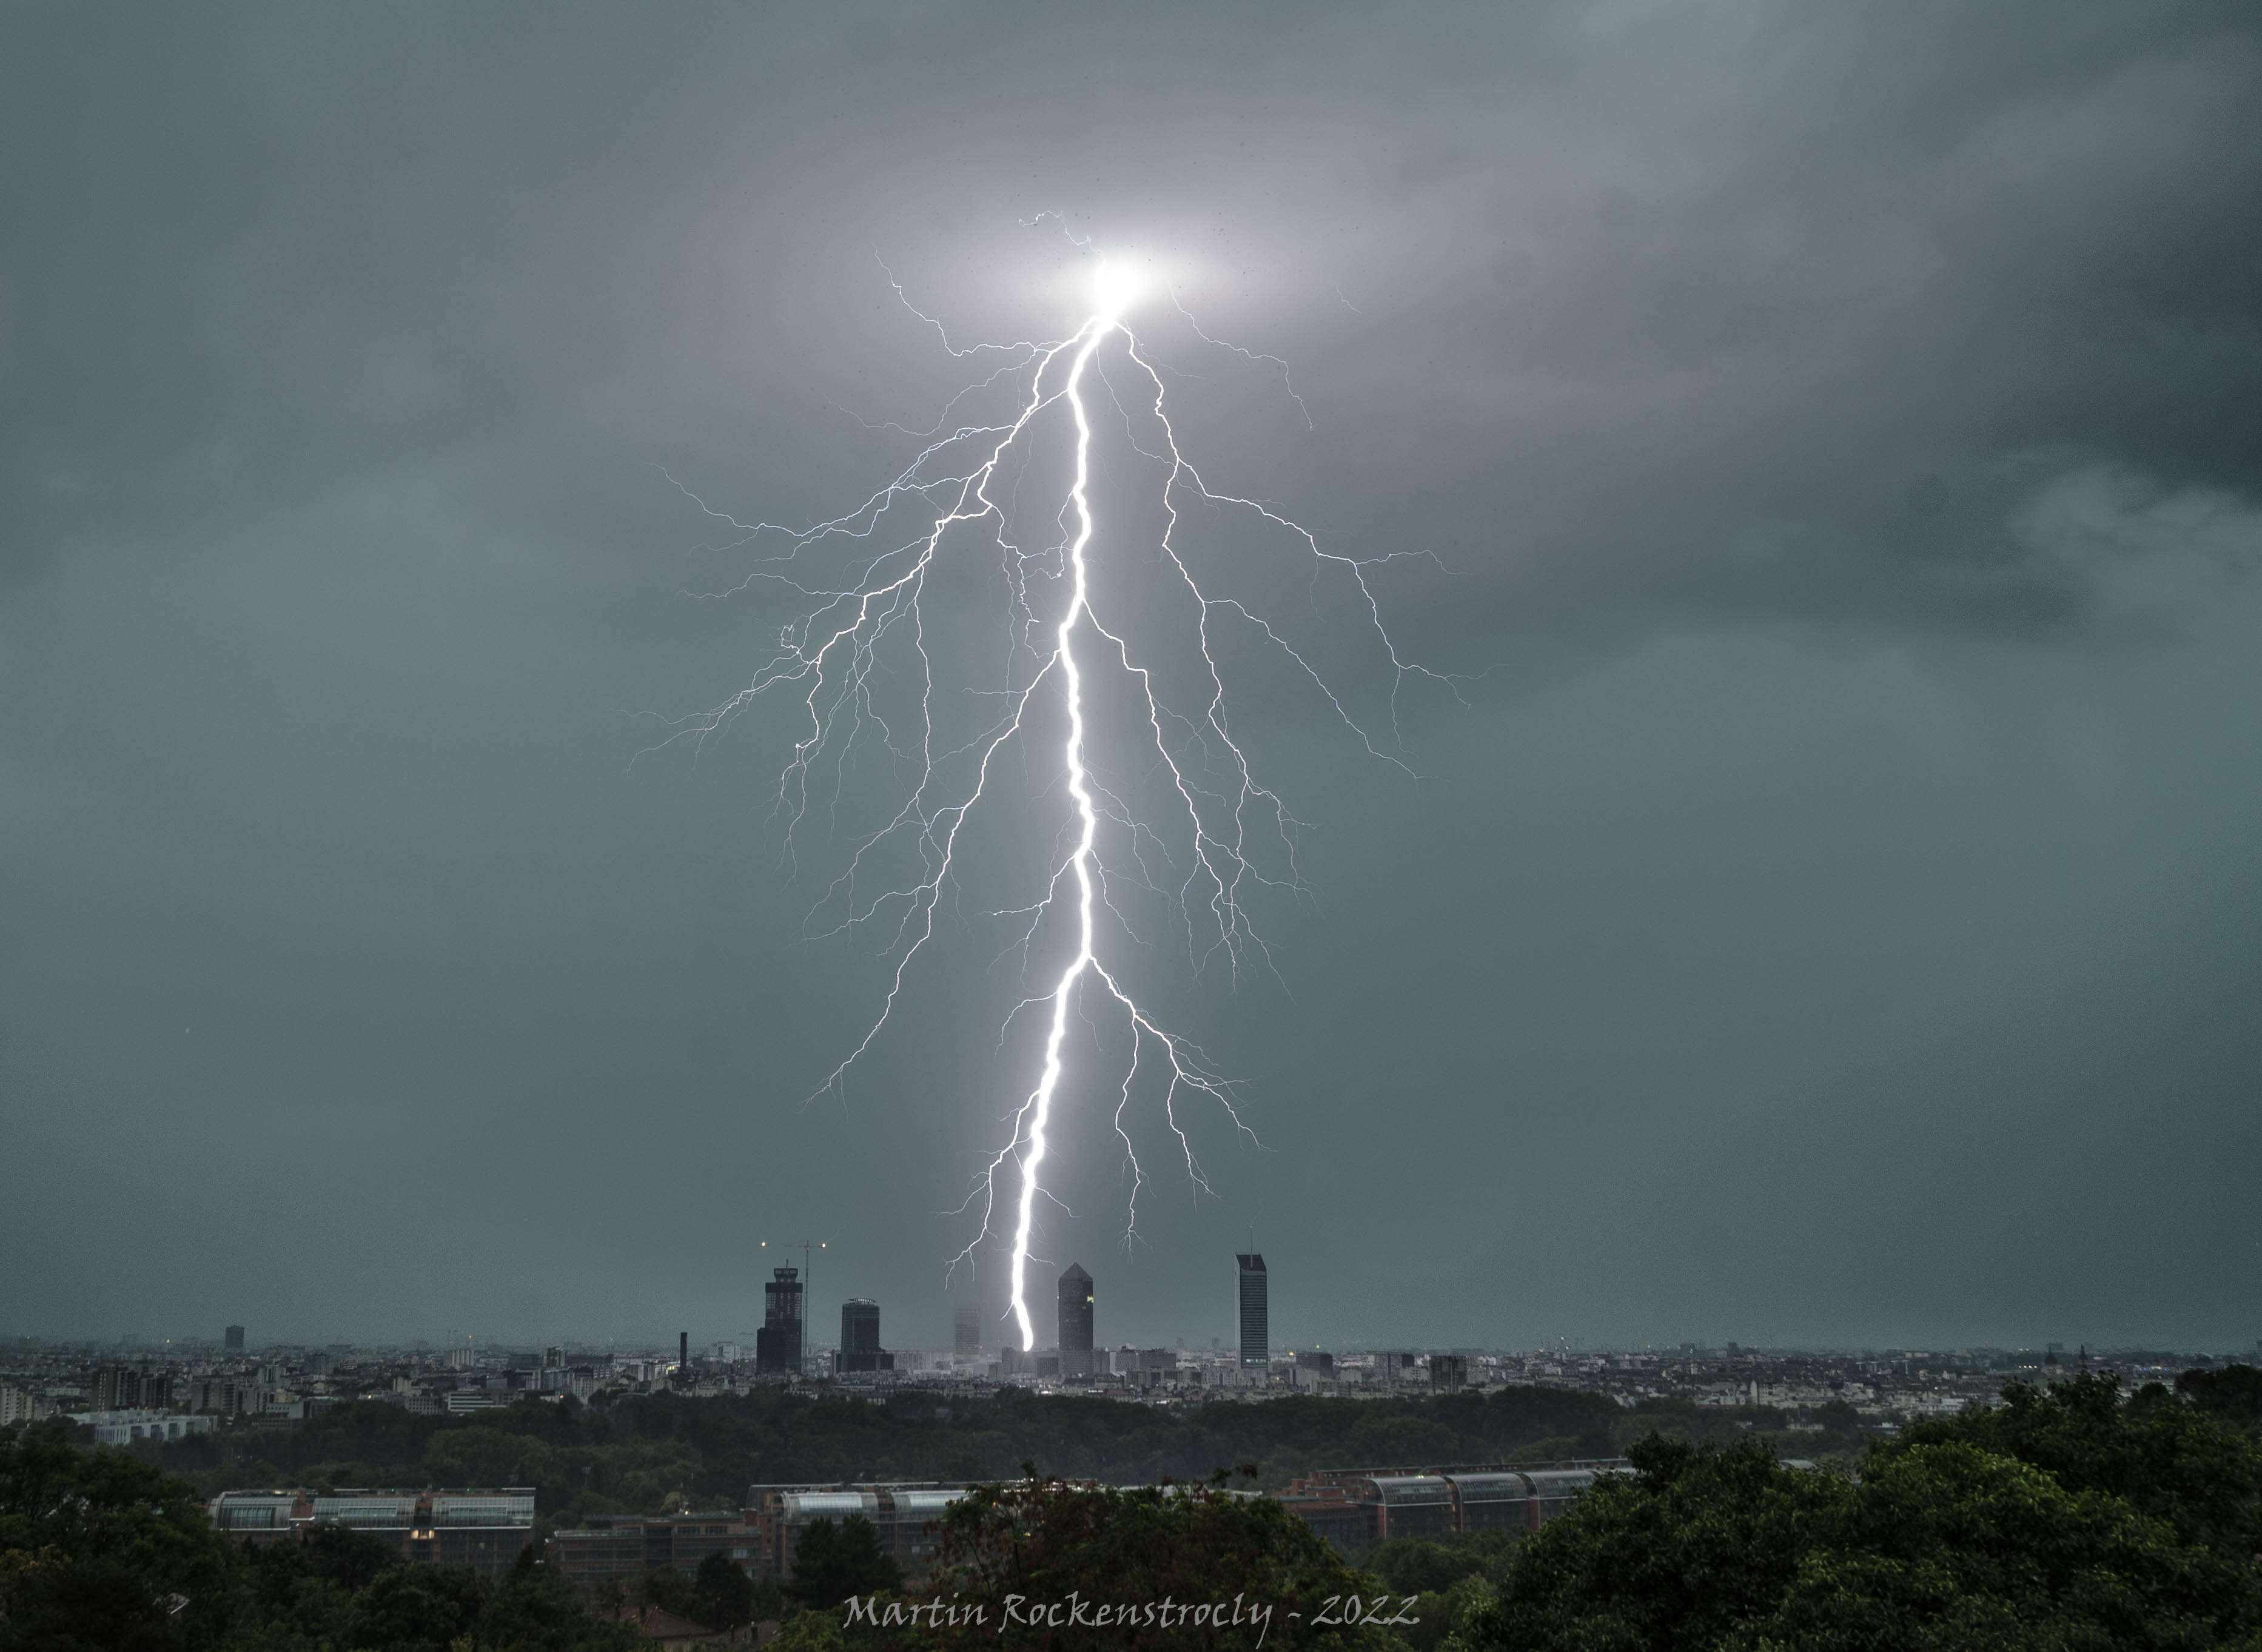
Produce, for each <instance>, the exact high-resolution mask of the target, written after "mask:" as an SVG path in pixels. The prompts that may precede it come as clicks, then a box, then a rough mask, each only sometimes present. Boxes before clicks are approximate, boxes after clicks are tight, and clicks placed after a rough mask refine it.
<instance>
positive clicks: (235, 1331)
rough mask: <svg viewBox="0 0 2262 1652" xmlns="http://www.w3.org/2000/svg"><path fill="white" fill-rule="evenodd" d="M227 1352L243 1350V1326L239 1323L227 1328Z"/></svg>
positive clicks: (240, 1351)
mask: <svg viewBox="0 0 2262 1652" xmlns="http://www.w3.org/2000/svg"><path fill="white" fill-rule="evenodd" d="M227 1352H228V1353H242V1352H243V1327H242V1326H241V1325H230V1326H229V1327H228V1328H227Z"/></svg>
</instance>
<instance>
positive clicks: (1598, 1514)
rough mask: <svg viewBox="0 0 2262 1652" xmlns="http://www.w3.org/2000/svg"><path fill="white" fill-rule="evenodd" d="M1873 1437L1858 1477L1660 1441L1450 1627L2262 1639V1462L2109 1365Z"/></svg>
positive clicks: (1499, 1635)
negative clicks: (2128, 1402) (2144, 1401)
mask: <svg viewBox="0 0 2262 1652" xmlns="http://www.w3.org/2000/svg"><path fill="white" fill-rule="evenodd" d="M2005 1398H2006V1402H2007V1403H2006V1404H2005V1405H2003V1406H2002V1407H2000V1408H1996V1409H1991V1410H1983V1411H1978V1412H1967V1413H1965V1414H1964V1415H1963V1416H1961V1417H1958V1418H1952V1419H1943V1420H1941V1421H1937V1422H1932V1423H1927V1424H1924V1425H1919V1426H1915V1427H1913V1428H1911V1429H1910V1430H1909V1431H1908V1432H1907V1434H1906V1435H1905V1437H1904V1438H1902V1439H1898V1440H1895V1441H1891V1442H1887V1443H1880V1444H1877V1445H1873V1446H1871V1447H1870V1448H1869V1452H1868V1454H1867V1455H1866V1456H1865V1457H1864V1458H1863V1460H1862V1472H1861V1475H1860V1477H1859V1479H1858V1481H1856V1480H1854V1479H1849V1478H1847V1477H1844V1476H1841V1475H1832V1474H1824V1473H1812V1472H1805V1471H1801V1470H1797V1469H1792V1468H1786V1467H1784V1466H1783V1465H1782V1464H1780V1463H1777V1462H1776V1461H1774V1459H1773V1456H1772V1454H1771V1453H1770V1452H1769V1450H1768V1448H1767V1447H1766V1446H1764V1445H1763V1444H1761V1442H1758V1441H1752V1440H1747V1441H1744V1442H1741V1443H1740V1444H1737V1445H1734V1446H1728V1447H1725V1448H1722V1447H1719V1446H1712V1445H1709V1444H1708V1445H1705V1446H1694V1447H1692V1446H1687V1445H1683V1444H1680V1443H1677V1442H1673V1441H1668V1440H1665V1439H1660V1438H1658V1437H1656V1436H1652V1437H1651V1438H1650V1439H1646V1440H1645V1441H1643V1442H1642V1443H1641V1444H1640V1445H1639V1446H1635V1447H1634V1448H1633V1450H1632V1453H1631V1454H1630V1455H1631V1456H1632V1461H1633V1463H1634V1467H1635V1472H1634V1473H1633V1474H1632V1475H1613V1476H1610V1477H1607V1478H1605V1479H1604V1480H1603V1481H1602V1482H1599V1483H1598V1484H1597V1485H1596V1487H1595V1488H1594V1489H1593V1490H1591V1491H1589V1492H1588V1495H1587V1496H1586V1497H1585V1498H1584V1499H1582V1500H1581V1503H1580V1504H1579V1505H1578V1506H1577V1507H1576V1508H1574V1510H1572V1511H1570V1512H1569V1513H1568V1514H1566V1515H1565V1516H1563V1517H1562V1518H1560V1519H1557V1520H1554V1521H1552V1522H1551V1523H1550V1524H1549V1525H1548V1526H1546V1527H1545V1528H1544V1529H1543V1530H1541V1531H1540V1532H1538V1533H1535V1534H1534V1535H1532V1536H1531V1537H1530V1538H1528V1539H1526V1540H1525V1541H1524V1544H1523V1545H1522V1546H1521V1547H1520V1548H1519V1550H1518V1552H1517V1554H1516V1558H1515V1560H1514V1561H1513V1562H1511V1563H1510V1564H1509V1567H1508V1569H1507V1571H1506V1575H1505V1577H1504V1579H1503V1583H1502V1591H1501V1593H1500V1595H1499V1596H1498V1598H1496V1599H1494V1600H1491V1601H1488V1602H1481V1603H1479V1604H1477V1605H1473V1607H1471V1608H1470V1610H1469V1611H1468V1612H1467V1613H1466V1617H1465V1619H1464V1621H1463V1623H1462V1626H1461V1628H1460V1631H1459V1636H1458V1641H1459V1646H1460V1647H1461V1648H1468V1649H1471V1652H1474V1649H1476V1648H1486V1649H1489V1652H1571V1649H1572V1648H1578V1649H1579V1652H1603V1649H1605V1648H1610V1649H1615V1648H1642V1649H1643V1652H1681V1649H1682V1648H1687V1649H1688V1652H1696V1649H1697V1648H1706V1652H1711V1648H1722V1649H1724V1652H1757V1648H1777V1647H1782V1648H1788V1647H1797V1648H1802V1652H1840V1649H1841V1648H1844V1649H1846V1652H1851V1649H1852V1648H1865V1649H1867V1648H1878V1649H1884V1648H1911V1649H1912V1652H1919V1649H1923V1652H1932V1649H1934V1648H1937V1649H1940V1652H1946V1649H1947V1648H1966V1647H1987V1648H2004V1649H2005V1652H2022V1649H2029V1648H2030V1649H2032V1652H2042V1648H2075V1647H2100V1648H2103V1647H2112V1648H2162V1649H2163V1652H2165V1648H2204V1647H2216V1646H2222V1647H2230V1646H2238V1647H2245V1648H2252V1647H2254V1646H2255V1645H2257V1644H2262V1573H2258V1570H2257V1568H2256V1567H2255V1566H2254V1564H2253V1563H2252V1560H2251V1556H2252V1555H2253V1554H2254V1553H2255V1548H2256V1540H2257V1536H2258V1532H2257V1527H2256V1521H2257V1519H2258V1518H2262V1515H2258V1503H2257V1494H2258V1490H2262V1478H2258V1472H2257V1471H2258V1466H2262V1456H2258V1453H2257V1450H2256V1448H2255V1446H2253V1445H2252V1443H2251V1442H2250V1441H2248V1440H2246V1439H2243V1438H2242V1437H2240V1436H2239V1435H2237V1433H2235V1432H2231V1431H2230V1430H2228V1429H2226V1428H2224V1427H2222V1425H2220V1424H2217V1423H2215V1422H2214V1421H2213V1420H2212V1419H2210V1418H2207V1417H2205V1416H2203V1415H2201V1414H2200V1413H2198V1412H2196V1411H2194V1410H2192V1409H2191V1408H2189V1407H2186V1406H2181V1405H2176V1404H2166V1405H2158V1406H2155V1407H2153V1408H2152V1409H2151V1410H2149V1411H2146V1412H2144V1413H2142V1414H2140V1415H2139V1414H2132V1413H2131V1412H2130V1411H2129V1410H2124V1409H2123V1408H2122V1406H2121V1405H2120V1404H2119V1403H2118V1396H2117V1394H2116V1391H2115V1390H2114V1386H2113V1384H2112V1382H2111V1381H2110V1380H2109V1379H2100V1378H2081V1379H2077V1380H2075V1381H2070V1382H2063V1383H2058V1384H2056V1385H2054V1386H2053V1387H2052V1389H2050V1391H2049V1394H2047V1395H2042V1394H2038V1393H2036V1392H2035V1390H2033V1389H2023V1388H2016V1387H2014V1388H2013V1389H2008V1390H2006V1395H2005Z"/></svg>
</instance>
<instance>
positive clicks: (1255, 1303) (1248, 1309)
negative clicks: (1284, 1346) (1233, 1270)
mask: <svg viewBox="0 0 2262 1652" xmlns="http://www.w3.org/2000/svg"><path fill="white" fill-rule="evenodd" d="M1239 1260H1240V1263H1241V1368H1242V1369H1243V1370H1244V1371H1264V1370H1269V1369H1271V1364H1272V1342H1271V1336H1272V1326H1271V1317H1270V1316H1269V1315H1268V1313H1267V1311H1266V1309H1265V1302H1264V1280H1265V1274H1264V1258H1263V1257H1262V1256H1260V1255H1258V1254H1257V1252H1254V1251H1251V1252H1247V1253H1246V1254H1244V1255H1243V1256H1242V1257H1241V1258H1240V1259H1239Z"/></svg>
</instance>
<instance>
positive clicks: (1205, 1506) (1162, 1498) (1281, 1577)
mask: <svg viewBox="0 0 2262 1652" xmlns="http://www.w3.org/2000/svg"><path fill="white" fill-rule="evenodd" d="M1222 1479H1223V1477H1222V1476H1220V1477H1219V1481H1218V1482H1214V1483H1211V1484H1208V1485H1199V1484H1193V1485H1171V1486H1161V1487H1137V1488H1133V1489H1130V1490H1111V1489H1108V1488H1106V1487H1099V1486H1087V1485H1071V1484H1068V1483H1066V1482H1061V1481H1057V1480H1053V1481H1036V1482H1028V1483H1025V1484H1021V1485H1015V1486H1006V1487H989V1488H984V1489H983V1490H980V1491H978V1492H977V1493H976V1494H975V1495H974V1496H973V1497H969V1498H968V1499H967V1500H966V1501H964V1502H962V1503H960V1504H955V1505H954V1506H953V1507H952V1509H951V1511H950V1512H949V1514H948V1515H947V1517H946V1518H945V1519H944V1521H943V1562H944V1563H943V1565H942V1566H941V1568H940V1569H939V1571H938V1574H937V1576H936V1577H935V1579H934V1580H933V1583H931V1584H929V1585H928V1586H926V1587H924V1588H923V1589H922V1590H921V1591H920V1597H921V1598H927V1597H932V1596H940V1597H941V1598H946V1599H956V1600H958V1601H960V1602H961V1603H967V1602H978V1603H982V1604H983V1605H985V1606H987V1608H988V1609H989V1612H990V1616H989V1618H988V1620H987V1622H986V1623H984V1624H982V1625H979V1626H975V1627H964V1626H962V1627H960V1628H959V1629H957V1630H953V1629H950V1628H947V1627H946V1628H944V1629H942V1630H940V1631H939V1632H937V1631H933V1630H932V1629H930V1630H928V1631H926V1633H927V1634H935V1635H936V1636H937V1639H938V1643H939V1644H941V1645H946V1646H949V1645H963V1646H966V1647H969V1648H971V1647H976V1646H997V1647H1001V1648H1007V1652H1012V1648H1033V1647H1040V1646H1041V1647H1062V1648H1070V1647H1073V1648H1087V1647H1091V1648H1110V1647H1138V1648H1177V1647H1186V1648H1193V1647H1200V1648H1253V1647H1255V1646H1256V1645H1257V1641H1258V1638H1259V1635H1260V1634H1262V1635H1263V1639H1264V1645H1265V1646H1266V1647H1287V1648H1298V1647H1322V1648H1384V1647H1387V1646H1389V1645H1390V1644H1391V1641H1390V1639H1389V1636H1388V1634H1387V1632H1385V1631H1383V1630H1380V1629H1376V1628H1372V1627H1358V1628H1351V1629H1343V1628H1331V1627H1318V1626H1317V1625H1315V1619H1316V1618H1318V1617H1319V1616H1321V1615H1322V1612H1323V1609H1324V1608H1325V1607H1326V1605H1327V1604H1328V1602H1329V1600H1330V1599H1331V1598H1332V1599H1334V1600H1335V1601H1336V1605H1337V1606H1338V1608H1339V1609H1340V1607H1341V1605H1342V1604H1343V1602H1344V1600H1345V1599H1347V1598H1350V1597H1353V1596H1358V1597H1363V1598H1372V1595H1373V1593H1374V1588H1373V1583H1372V1580H1371V1579H1369V1578H1366V1577H1365V1576H1362V1575H1361V1574H1359V1573H1358V1572H1355V1571H1353V1570H1352V1569H1351V1568H1350V1567H1349V1566H1348V1565H1346V1564H1344V1561H1343V1560H1342V1558H1341V1557H1340V1556H1338V1555H1336V1552H1335V1551H1334V1550H1333V1549H1331V1548H1329V1547H1328V1545H1327V1544H1326V1542H1325V1541H1324V1540H1322V1539H1321V1538H1320V1537H1319V1536H1318V1535H1317V1534H1316V1533H1314V1532H1313V1530H1312V1529H1311V1527H1309V1526H1307V1525H1305V1524H1304V1522H1303V1521H1302V1520H1300V1519H1298V1518H1297V1517H1296V1516H1295V1515H1293V1514H1291V1513H1290V1512H1289V1511H1287V1510H1286V1509H1285V1508H1284V1507H1282V1506H1281V1504H1279V1503H1278V1502H1277V1501H1275V1500H1274V1499H1272V1498H1270V1497H1251V1496H1249V1495H1247V1494H1245V1493H1237V1492H1234V1491H1231V1490H1227V1489H1226V1488H1225V1486H1224V1485H1223V1484H1222ZM1071 1594H1074V1595H1077V1596H1079V1597H1081V1598H1082V1599H1084V1600H1085V1601H1087V1602H1094V1603H1124V1604H1127V1605H1143V1604H1145V1603H1148V1602H1163V1601H1174V1602H1177V1603H1179V1604H1180V1605H1190V1604H1192V1603H1196V1602H1203V1603H1207V1602H1218V1603H1231V1602H1234V1601H1235V1598H1236V1597H1242V1598H1245V1600H1246V1602H1248V1603H1250V1604H1252V1605H1253V1604H1255V1603H1265V1604H1269V1605H1271V1608H1272V1617H1271V1621H1270V1623H1269V1626H1267V1627H1264V1628H1263V1629H1260V1628H1259V1627H1257V1625H1255V1624H1253V1623H1248V1622H1244V1623H1243V1624H1238V1625H1228V1627H1225V1628H1223V1629H1218V1628H1215V1627H1198V1626H1194V1625H1188V1624H1180V1625H1175V1626H1167V1627H1165V1626H1160V1625H1156V1626H1149V1625H1145V1624H1138V1625H1132V1626H1127V1627H1102V1628H1098V1629H1091V1628H1073V1629H1056V1628H1051V1627H1044V1628H1036V1627H1026V1626H1010V1627H1005V1632H1004V1633H1003V1634H999V1632H998V1631H999V1626H1000V1625H1001V1624H1002V1623H1003V1622H1004V1619H1003V1617H1002V1608H1003V1605H1004V1604H1005V1601H1006V1599H1007V1598H1008V1597H1009V1596H1013V1595H1019V1596H1021V1597H1024V1598H1026V1599H1027V1600H1033V1601H1057V1600H1065V1599H1067V1598H1069V1597H1070V1595H1071ZM1291 1613H1297V1614H1300V1615H1299V1616H1295V1617H1291V1616H1290V1615H1289V1614H1291Z"/></svg>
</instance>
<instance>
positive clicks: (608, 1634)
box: [472, 1548, 644, 1652]
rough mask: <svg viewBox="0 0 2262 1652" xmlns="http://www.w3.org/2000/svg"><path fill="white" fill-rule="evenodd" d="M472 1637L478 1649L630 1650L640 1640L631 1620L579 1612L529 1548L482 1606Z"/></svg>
mask: <svg viewBox="0 0 2262 1652" xmlns="http://www.w3.org/2000/svg"><path fill="white" fill-rule="evenodd" d="M472 1643H473V1644H474V1645H475V1646H477V1647H479V1648H480V1652H632V1649H633V1648H637V1647H639V1646H641V1645H643V1644H644V1635H643V1632H642V1631H641V1630H639V1629H638V1627H637V1626H636V1625H635V1624H633V1623H623V1622H621V1621H619V1620H617V1619H615V1620H610V1621H599V1620H594V1619H592V1618H591V1617H590V1616H589V1615H588V1613H587V1612H584V1611H582V1609H581V1607H580V1603H579V1602H577V1601H575V1600H574V1598H573V1596H572V1595H571V1594H570V1593H569V1592H568V1591H566V1586H565V1585H564V1583H561V1582H560V1581H559V1580H558V1579H557V1578H555V1577H552V1576H551V1575H550V1572H549V1569H547V1568H546V1567H545V1566H544V1565H543V1564H542V1562H539V1561H537V1559H536V1558H535V1555H534V1551H533V1549H531V1548H527V1549H523V1550H521V1551H520V1553H519V1557H518V1561H517V1563H516V1564H515V1565H514V1566H513V1567H512V1568H511V1569H510V1575H509V1576H508V1577H506V1578H504V1579H503V1581H502V1582H501V1583H500V1584H498V1585H497V1586H496V1588H495V1590H494V1592H493V1594H491V1595H490V1596H489V1597H488V1598H487V1601H486V1605H484V1606H483V1607H481V1608H480V1611H479V1625H478V1627H477V1629H476V1631H475V1632H474V1634H473V1635H472Z"/></svg>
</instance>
